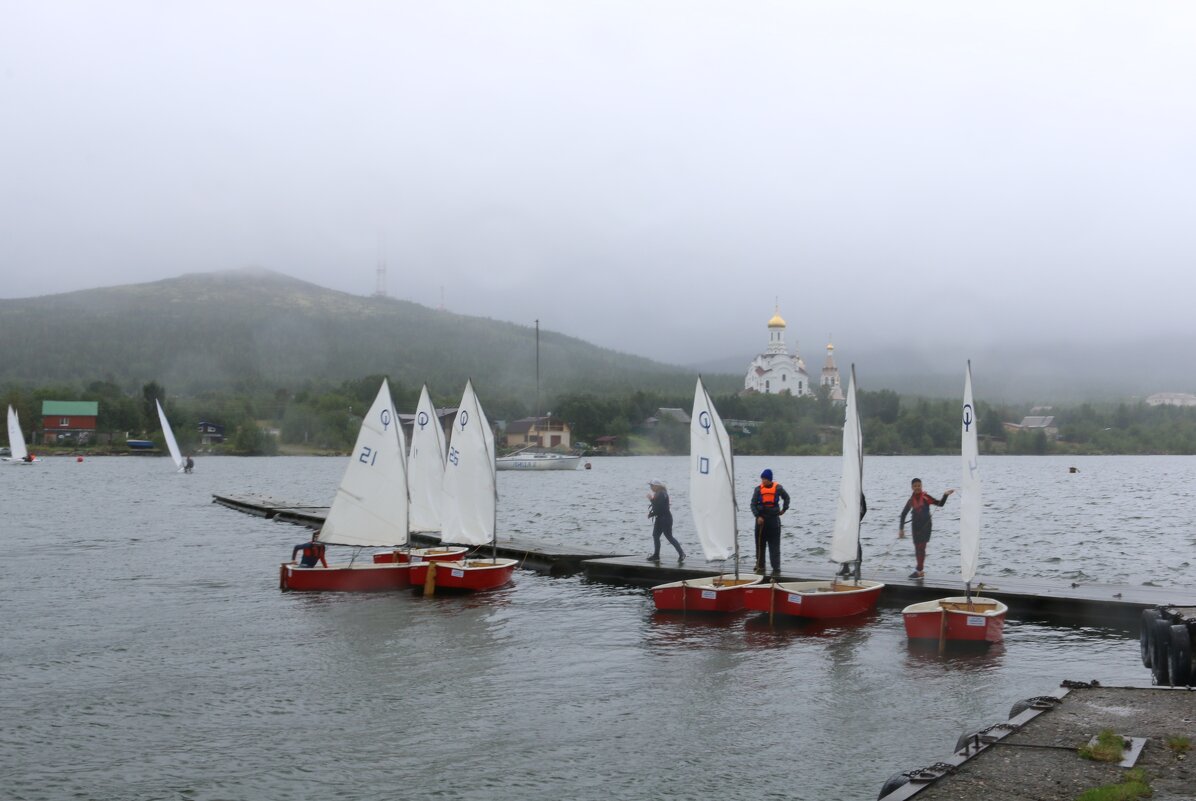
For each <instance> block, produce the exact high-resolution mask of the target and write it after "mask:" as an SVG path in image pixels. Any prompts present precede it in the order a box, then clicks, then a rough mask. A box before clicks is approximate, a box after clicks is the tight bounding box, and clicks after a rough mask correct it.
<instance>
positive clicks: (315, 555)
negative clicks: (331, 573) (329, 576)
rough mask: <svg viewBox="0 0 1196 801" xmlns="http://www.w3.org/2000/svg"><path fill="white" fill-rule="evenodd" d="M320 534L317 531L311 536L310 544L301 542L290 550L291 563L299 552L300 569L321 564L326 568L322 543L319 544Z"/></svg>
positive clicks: (326, 563)
mask: <svg viewBox="0 0 1196 801" xmlns="http://www.w3.org/2000/svg"><path fill="white" fill-rule="evenodd" d="M319 538H320V532H319V530H318V529H317V530H316V531H315V533H313V534H312V535H311V541H310V542H301V543H299V544H298V545H296V546H295V547H294V548H292V549H291V562H294V561H295V555H296V554H297V553H299V552H300V551H302V552H303V558H302V559H301V560H299V564H300V566H302V567H315V566H316V564H317V563H318V564H321V565H323V566H324V567H328V562H327V560H325V559H324V543H322V542H319Z"/></svg>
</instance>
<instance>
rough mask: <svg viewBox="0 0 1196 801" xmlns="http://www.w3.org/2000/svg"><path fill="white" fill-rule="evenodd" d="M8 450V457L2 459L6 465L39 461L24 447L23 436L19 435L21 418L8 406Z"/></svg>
mask: <svg viewBox="0 0 1196 801" xmlns="http://www.w3.org/2000/svg"><path fill="white" fill-rule="evenodd" d="M8 450H9V455H8V456H5V457H3V458H4V461H5V462H7V463H8V464H36V463H37V462H40V461H41V459H39V458H37V457H36V456H30V455H29V449H28V448H27V447H25V435H24V434H22V433H21V417H20V415H18V414H17V410H16V409H14V408H12V404H9V406H8Z"/></svg>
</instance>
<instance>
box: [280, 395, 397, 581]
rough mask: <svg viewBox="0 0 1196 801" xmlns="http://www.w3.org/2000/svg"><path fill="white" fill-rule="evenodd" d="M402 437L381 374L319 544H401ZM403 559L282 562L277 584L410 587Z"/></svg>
mask: <svg viewBox="0 0 1196 801" xmlns="http://www.w3.org/2000/svg"><path fill="white" fill-rule="evenodd" d="M405 440H406V437H405V436H403V427H402V426H401V425H400V424H399V418H398V415H396V414H395V413H394V403H393V402H392V401H391V397H390V384H389V383H388V382H387V381H386V380H385V379H383V381H382V387H381V389H379V390H378V396H377V397H376V398H375V399H374V403H373V405H372V406H371V407H370V410H369V411H368V412H367V413H366V415H365V417H364V418H363V419H362V421H361V432H360V433H359V434H358V435H357V444H356V445H355V446H354V448H353V455H352V456H350V457H349V464H348V466H347V467H346V468H345V475H344V477H343V478H341V483H340V486H339V487H338V488H337V490H336V498H334V499H333V501H332V507H331V508H330V509H329V510H328V517H327V518H325V520H324V526H323V528H322V529H320V532H319V535H318V536H319V541H320V542H322V543H324V544H325V545H350V546H354V547H355V548H357V549H360V548H369V547H387V548H397V547H401V546H403V545H406V544H407V533H408V521H407V514H408V507H409V503H408V499H407V461H406V453H405V451H406V447H405V444H406V443H405ZM410 570H411V566H410V565H409V564H407V563H397V562H391V563H383V564H376V563H374V562H358V561H357V560H356V551H355V552H354V558H353V559H351V560H350V561H349V562H348V563H346V564H331V565H329V566H328V567H320V566H316V567H302V566H300V565H295V564H291V563H289V562H288V563H284V564H283V565H282V568H281V575H280V578H279V583H280V586H281V587H282V589H284V590H331V591H339V592H369V591H376V590H396V589H402V588H403V587H407V586H410V584H411V580H410V577H409V576H410Z"/></svg>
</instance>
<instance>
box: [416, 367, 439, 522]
mask: <svg viewBox="0 0 1196 801" xmlns="http://www.w3.org/2000/svg"><path fill="white" fill-rule="evenodd" d="M444 458H445V456H444V429H442V428H441V427H440V418H439V417H438V416H437V414H436V407H435V406H433V405H432V398H431V396H430V395H429V394H428V387H427V385H424V388H423V390H422V391H421V392H420V393H419V406H418V407H416V410H415V420H414V421H413V422H412V427H411V454H410V455H409V456H408V457H407V486H408V487H409V488H410V495H411V530H412V531H440V527H441V514H442V509H443V507H444Z"/></svg>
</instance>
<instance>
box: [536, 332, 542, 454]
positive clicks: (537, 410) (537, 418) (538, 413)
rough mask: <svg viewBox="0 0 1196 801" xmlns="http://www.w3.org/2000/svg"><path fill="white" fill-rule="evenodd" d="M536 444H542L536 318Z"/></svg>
mask: <svg viewBox="0 0 1196 801" xmlns="http://www.w3.org/2000/svg"><path fill="white" fill-rule="evenodd" d="M536 444H537V445H541V446H542V445H543V444H544V440H543V438H542V435H541V433H540V321H539V320H536Z"/></svg>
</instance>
